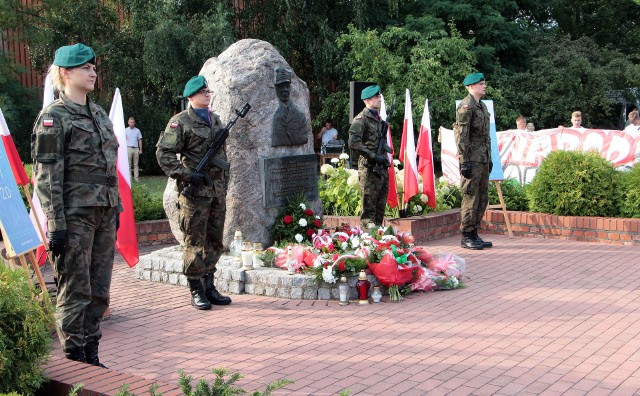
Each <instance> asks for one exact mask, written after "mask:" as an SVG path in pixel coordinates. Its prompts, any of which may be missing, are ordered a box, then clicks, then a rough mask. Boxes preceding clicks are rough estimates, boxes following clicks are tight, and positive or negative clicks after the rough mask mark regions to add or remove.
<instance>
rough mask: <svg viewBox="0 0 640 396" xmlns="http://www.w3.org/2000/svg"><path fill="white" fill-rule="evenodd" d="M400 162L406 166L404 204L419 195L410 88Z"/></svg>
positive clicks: (405, 109)
mask: <svg viewBox="0 0 640 396" xmlns="http://www.w3.org/2000/svg"><path fill="white" fill-rule="evenodd" d="M400 161H402V163H403V164H404V202H409V200H410V199H411V197H413V196H414V195H416V194H418V166H417V165H416V144H415V140H414V136H413V114H412V111H411V96H410V95H409V88H407V94H406V97H405V102H404V126H403V127H402V143H401V144H400Z"/></svg>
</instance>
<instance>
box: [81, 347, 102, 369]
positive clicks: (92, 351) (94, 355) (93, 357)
mask: <svg viewBox="0 0 640 396" xmlns="http://www.w3.org/2000/svg"><path fill="white" fill-rule="evenodd" d="M84 354H85V357H86V359H87V363H89V364H92V365H94V366H98V367H102V368H107V366H105V365H104V364H102V363H100V359H98V342H88V343H87V345H85V346H84Z"/></svg>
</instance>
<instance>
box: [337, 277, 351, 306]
mask: <svg viewBox="0 0 640 396" xmlns="http://www.w3.org/2000/svg"><path fill="white" fill-rule="evenodd" d="M338 291H339V292H340V302H339V303H338V304H339V305H349V283H347V277H346V276H344V275H343V276H342V278H340V283H339V284H338Z"/></svg>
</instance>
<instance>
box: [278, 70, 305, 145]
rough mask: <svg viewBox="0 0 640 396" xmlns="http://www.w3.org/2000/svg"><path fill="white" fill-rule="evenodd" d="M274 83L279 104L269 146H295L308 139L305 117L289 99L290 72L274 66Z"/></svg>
mask: <svg viewBox="0 0 640 396" xmlns="http://www.w3.org/2000/svg"><path fill="white" fill-rule="evenodd" d="M275 74H276V75H275V79H274V85H275V88H276V96H277V97H278V100H279V101H280V105H279V106H278V109H277V110H276V113H275V114H274V115H273V130H272V133H271V146H273V147H275V146H296V145H301V144H306V143H307V141H308V140H309V136H308V134H309V131H308V125H307V117H305V115H304V113H303V112H302V111H301V110H300V109H299V108H298V107H297V106H296V105H295V104H294V103H293V102H291V100H290V93H291V72H290V71H289V70H287V69H285V68H284V67H276V69H275Z"/></svg>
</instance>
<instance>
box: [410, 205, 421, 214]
mask: <svg viewBox="0 0 640 396" xmlns="http://www.w3.org/2000/svg"><path fill="white" fill-rule="evenodd" d="M412 212H413V213H414V214H418V213H422V206H420V205H413V209H412Z"/></svg>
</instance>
